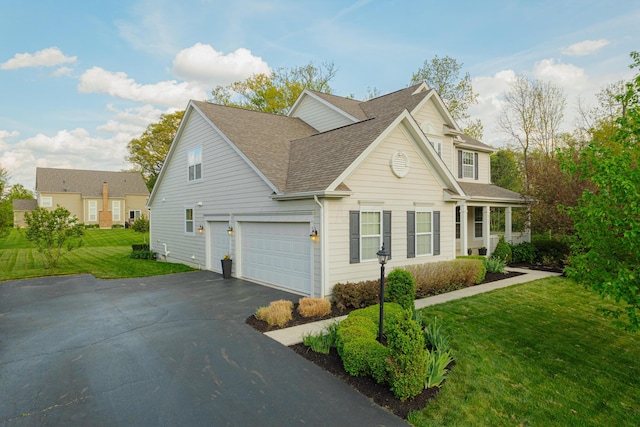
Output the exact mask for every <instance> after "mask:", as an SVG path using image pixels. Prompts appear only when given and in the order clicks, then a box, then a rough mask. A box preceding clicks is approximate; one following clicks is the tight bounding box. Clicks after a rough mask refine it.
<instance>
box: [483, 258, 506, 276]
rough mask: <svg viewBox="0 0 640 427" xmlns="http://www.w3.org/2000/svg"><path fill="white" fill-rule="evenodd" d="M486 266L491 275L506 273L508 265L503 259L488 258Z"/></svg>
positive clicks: (485, 262)
mask: <svg viewBox="0 0 640 427" xmlns="http://www.w3.org/2000/svg"><path fill="white" fill-rule="evenodd" d="M484 266H485V268H486V269H487V272H489V273H502V274H504V273H505V270H504V269H505V267H506V264H505V262H504V260H503V259H502V258H494V257H491V258H486V259H485V261H484Z"/></svg>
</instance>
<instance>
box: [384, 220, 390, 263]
mask: <svg viewBox="0 0 640 427" xmlns="http://www.w3.org/2000/svg"><path fill="white" fill-rule="evenodd" d="M382 244H384V249H385V250H386V251H387V253H388V254H389V259H391V211H384V212H382Z"/></svg>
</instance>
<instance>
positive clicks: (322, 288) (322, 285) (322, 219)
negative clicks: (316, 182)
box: [313, 194, 329, 299]
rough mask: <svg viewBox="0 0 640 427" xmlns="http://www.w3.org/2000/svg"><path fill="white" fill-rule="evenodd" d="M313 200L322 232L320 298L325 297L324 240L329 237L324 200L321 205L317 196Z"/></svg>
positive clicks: (325, 260)
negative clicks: (318, 214) (318, 208)
mask: <svg viewBox="0 0 640 427" xmlns="http://www.w3.org/2000/svg"><path fill="white" fill-rule="evenodd" d="M313 200H315V202H316V204H317V205H318V206H320V224H321V226H320V230H321V232H322V234H321V236H320V266H321V267H320V298H323V299H324V297H325V291H326V286H325V285H326V284H325V278H326V277H327V273H326V268H327V256H326V255H327V254H326V251H327V245H326V240H327V238H328V236H329V233H328V232H327V231H328V225H327V224H326V221H325V215H324V202H325V200H324V199H323V200H322V203H320V200H318V196H317V195H315V194H314V195H313Z"/></svg>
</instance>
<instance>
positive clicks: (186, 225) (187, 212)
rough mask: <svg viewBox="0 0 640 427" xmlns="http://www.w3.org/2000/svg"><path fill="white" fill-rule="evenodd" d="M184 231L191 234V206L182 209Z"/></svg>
mask: <svg viewBox="0 0 640 427" xmlns="http://www.w3.org/2000/svg"><path fill="white" fill-rule="evenodd" d="M184 232H185V233H187V234H193V208H185V210H184Z"/></svg>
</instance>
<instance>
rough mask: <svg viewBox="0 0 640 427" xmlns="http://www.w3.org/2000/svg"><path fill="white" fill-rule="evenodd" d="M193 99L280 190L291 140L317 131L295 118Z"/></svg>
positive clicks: (284, 183) (285, 173)
mask: <svg viewBox="0 0 640 427" xmlns="http://www.w3.org/2000/svg"><path fill="white" fill-rule="evenodd" d="M192 102H193V104H195V105H196V106H197V107H198V108H199V109H200V111H202V112H203V113H204V114H205V115H206V116H207V117H208V118H209V120H211V121H212V122H213V123H214V124H215V125H216V126H217V127H218V129H220V130H221V131H222V133H224V134H225V135H226V136H227V137H228V138H229V139H230V140H231V141H232V142H233V143H234V144H235V145H236V147H238V149H239V150H240V151H242V152H243V153H244V154H245V156H247V158H248V159H249V160H250V161H251V162H252V163H253V164H254V165H256V167H257V168H258V169H260V171H262V173H263V174H264V175H265V176H266V177H267V178H268V179H269V181H271V182H272V183H273V184H274V185H275V186H276V187H278V189H280V190H284V188H285V187H286V181H287V171H288V169H289V151H290V146H291V141H292V140H294V139H299V138H304V137H307V136H310V135H313V134H315V133H317V132H318V131H317V130H316V129H314V128H313V127H311V126H309V125H308V124H306V123H305V122H303V121H302V120H300V119H298V118H294V117H288V116H282V115H277V114H267V113H261V112H258V111H252V110H245V109H242V108H234V107H226V106H223V105H217V104H212V103H210V102H202V101H192Z"/></svg>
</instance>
